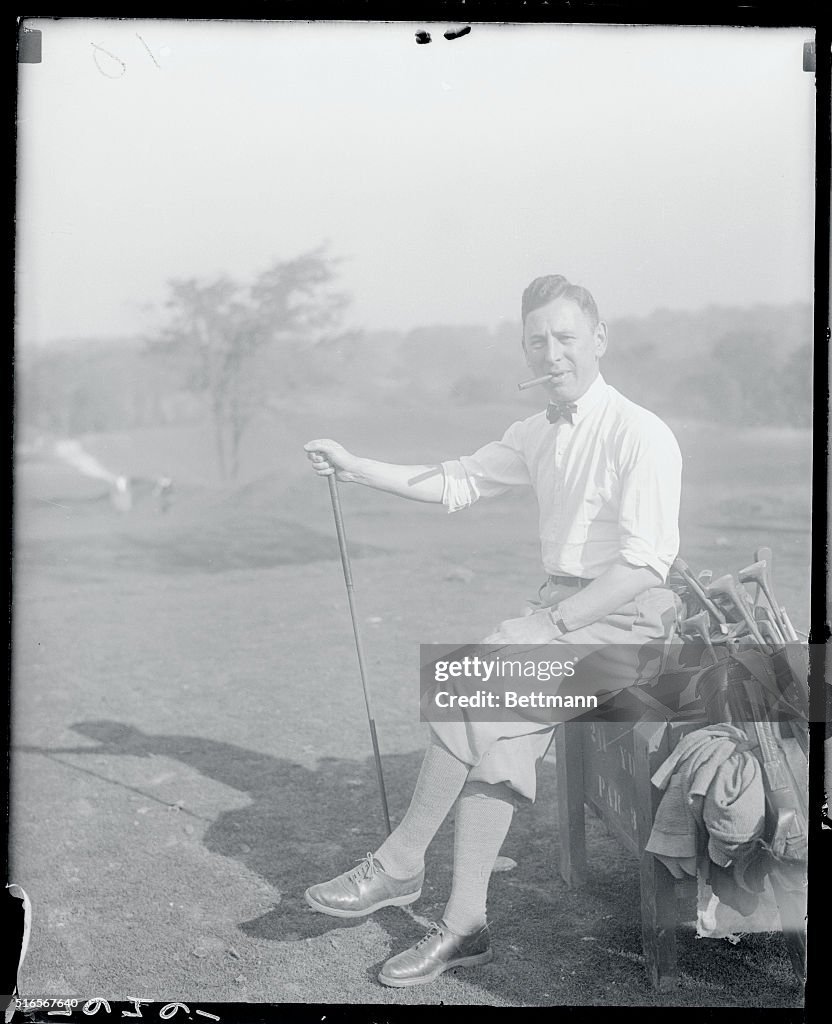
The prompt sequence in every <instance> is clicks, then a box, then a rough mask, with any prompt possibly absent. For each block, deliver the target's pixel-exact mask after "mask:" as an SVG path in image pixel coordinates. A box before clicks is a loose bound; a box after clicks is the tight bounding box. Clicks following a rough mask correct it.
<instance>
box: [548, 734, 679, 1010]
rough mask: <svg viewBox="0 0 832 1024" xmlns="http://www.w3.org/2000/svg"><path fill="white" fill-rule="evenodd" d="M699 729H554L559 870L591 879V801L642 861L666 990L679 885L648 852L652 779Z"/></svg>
mask: <svg viewBox="0 0 832 1024" xmlns="http://www.w3.org/2000/svg"><path fill="white" fill-rule="evenodd" d="M694 728H696V726H695V725H691V724H689V723H668V722H637V723H633V722H569V723H566V724H564V725H561V726H559V727H558V728H557V730H556V732H555V758H556V771H557V780H558V781H557V789H558V813H559V827H560V873H561V875H562V876H563V879H564V881H565V882H566V883H567V885H569V886H581V885H584V883H585V882H586V874H587V859H586V830H585V813H586V812H585V807H586V805H587V804H588V805H589V806H590V807H591V808H592V809H593V810H594V811H595V813H596V814H597V815H598V817H599V818H601V820H602V821H603V822H604V823H605V824H606V825H607V827H608V828H609V829H610V831H611V832H612V833H613V834H614V835H615V836H616V838H617V839H618V840H619V841H620V842H621V844H622V845H623V846H624V848H625V849H627V850H628V851H629V852H630V853H631V854H633V856H634V857H636V858H637V859H638V862H639V872H640V880H641V935H642V945H643V948H644V955H645V957H646V960H647V969H648V972H649V975H650V979H651V982H652V984H653V986H654V987H655V988H656V989H658V990H659V991H668V990H670V989H672V988H674V987H675V985H676V984H677V982H678V972H677V966H676V926H677V924H678V921H677V910H676V907H677V898H678V896H679V895H680V893H678V892H677V885H679V886H682V885H684V886H686V890H687V891H686V892H685V895H690V894H691V887H692V891H693V893H695V888H696V882H695V880H694V879H691V881H690V882H689V883H687V882H686V883H682V882H678V883H677V882H676V880H675V879H674V878H673V876H672V875H671V874H670V872H669V871H668V870H667V868H666V867H665V866H664V864H662V863H661V861H659V860H657V859H656V858H655V857H654V856H653V855H652V854H651V853H646V852H645V847H646V845H647V841H648V839H649V838H650V832H651V831H652V828H653V818H654V815H655V812H656V808H657V807H658V804H659V800H660V799H661V796H662V794H661V793H660V792H659V791H658V790H657V789H656V788H655V787H654V786H653V785H652V783H651V782H650V779H651V777H652V776H653V774H654V773H655V772H656V771H657V769H658V768H659V766H660V765H661V764H662V763H663V762H664V760H665V758H667V756H668V755H669V754H670V752H671V750H673V748H674V747H675V745H676V743H677V742H678V741H679V739H680V738H681V736H682V735H684V734H685V733H687V732H690V731H691V730H692V729H694Z"/></svg>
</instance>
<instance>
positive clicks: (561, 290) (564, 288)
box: [521, 274, 600, 329]
mask: <svg viewBox="0 0 832 1024" xmlns="http://www.w3.org/2000/svg"><path fill="white" fill-rule="evenodd" d="M561 298H567V299H571V300H572V301H573V302H575V303H577V305H578V306H579V307H580V308H581V309H582V310H583V313H584V316H585V317H586V318H587V320H589V322H590V324H591V325H592V327H593V329H594V328H595V327H597V326H598V321H599V320H600V317H599V316H598V307H597V306H596V305H595V299H593V297H592V295H590V293H589V292H588V291H587V290H586V288H582V287H581V286H580V285H579V284H570V283H569V282H568V281H567V280H566V278H565V277H564V276H563V275H562V274H548V275H547V276H546V277H536V278H535V279H534V281H532V283H531V284H530V285H529V287H528V288H527V289H526V290H525V291H524V292H523V299H522V302H521V312H522V314H523V326H524V327H525V325H526V317H527V316H528V315H529V313H531V312H532V311H533V310H535V309H540V307H541V306H547V305H548V304H549V303H550V302H554V301H555V299H561Z"/></svg>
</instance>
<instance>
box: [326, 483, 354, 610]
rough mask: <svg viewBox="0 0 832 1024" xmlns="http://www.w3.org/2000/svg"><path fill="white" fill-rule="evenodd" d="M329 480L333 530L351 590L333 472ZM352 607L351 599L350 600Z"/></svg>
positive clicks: (339, 503)
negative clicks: (336, 536) (333, 518)
mask: <svg viewBox="0 0 832 1024" xmlns="http://www.w3.org/2000/svg"><path fill="white" fill-rule="evenodd" d="M327 481H328V482H329V497H330V499H331V501H332V514H333V516H334V517H335V532H336V534H337V535H338V550H339V551H340V553H341V566H342V567H343V569H344V580H345V581H346V584H347V590H348V591H349V590H352V569H351V568H350V557H349V555H348V554H347V535H346V532H345V531H344V517H343V515H342V514H341V498H340V496H339V494H338V481H337V479H336V477H335V474H334V473H330V475H329V476H328V477H327ZM350 606H351V607H352V600H350Z"/></svg>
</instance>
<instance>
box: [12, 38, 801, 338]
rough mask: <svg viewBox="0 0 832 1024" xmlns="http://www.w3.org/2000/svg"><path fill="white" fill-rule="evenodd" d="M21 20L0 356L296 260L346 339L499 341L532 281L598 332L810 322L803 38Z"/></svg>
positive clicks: (134, 323)
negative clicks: (641, 318) (14, 338)
mask: <svg viewBox="0 0 832 1024" xmlns="http://www.w3.org/2000/svg"><path fill="white" fill-rule="evenodd" d="M26 24H27V26H28V27H31V28H38V29H40V30H41V31H42V33H43V62H42V63H41V64H21V65H20V66H19V71H20V76H19V108H18V118H19V121H18V140H19V160H20V162H19V167H18V205H17V210H18V252H17V272H18V295H17V299H18V328H19V329H18V337H19V339H20V341H22V342H23V343H26V342H29V341H32V340H34V341H47V340H49V339H52V338H59V337H70V336H86V335H103V334H131V333H136V332H139V331H141V330H143V329H145V328H146V327H147V326H148V324H149V323H150V322H151V321H150V320H149V314H148V313H147V311H146V309H145V307H146V305H147V304H148V303H151V304H153V303H158V302H159V301H160V300H161V299H162V297H163V296H164V291H165V281H166V280H168V279H169V278H171V277H176V276H207V275H213V274H216V273H219V272H228V273H229V274H231V275H232V276H238V277H240V278H243V279H245V278H246V277H247V276H251V275H253V274H255V273H256V272H258V271H259V270H262V269H265V267H266V266H268V264H269V263H270V262H271V261H272V260H274V259H276V258H288V257H291V256H293V255H295V254H297V253H299V252H301V251H303V250H306V249H309V248H312V247H314V246H316V245H318V244H319V243H321V242H322V241H329V243H330V247H331V251H332V252H333V253H334V254H338V255H342V256H344V257H346V258H347V261H346V262H345V264H344V267H343V274H342V277H343V283H344V285H345V287H346V288H347V289H348V290H349V291H351V292H352V294H353V296H354V303H353V306H352V309H351V313H350V321H351V322H352V323H353V324H355V325H365V326H367V327H398V328H403V329H407V328H410V327H413V326H416V325H419V324H430V323H438V322H446V323H482V324H486V325H495V324H496V323H497V322H498V321H499V320H500V319H508V320H516V319H518V318H519V312H518V309H519V299H520V293H521V291H522V289H523V287H524V286H525V285H526V284H527V283H528V281H529V280H531V278H533V277H535V276H537V275H538V274H542V273H564V274H566V275H567V276H568V277H570V278H571V279H572V280H575V281H577V282H579V283H582V284H585V285H587V286H588V287H590V288H591V289H592V290H593V292H594V293H595V295H596V298H597V299H598V302H599V305H600V306H601V308H602V312H603V313H604V314H605V315H607V316H609V317H615V316H621V315H625V314H629V313H646V312H649V311H650V310H652V309H654V308H656V307H657V306H665V307H683V308H694V307H698V306H701V305H704V304H708V303H731V304H745V303H754V302H775V303H779V302H790V301H794V300H801V301H811V298H812V252H813V244H814V243H813V216H814V212H813V211H814V146H813V138H814V99H815V87H814V76H813V75H811V74H807V73H806V72H804V71H803V69H802V47H803V41H804V40H805V39H809V38H811V37H812V31H811V30H810V29H797V30H794V29H786V30H784V29H727V28H701V29H697V28H629V27H622V28H618V27H609V28H607V27H591V26H574V27H573V26H497V25H474V27H473V30H472V32H471V33H470V34H469V35H467V36H465V37H463V38H460V39H457V40H455V41H453V42H450V41H447V40H445V39H444V38H443V36H442V32H443V30H444V28H445V27H446V26H444V25H432V26H427V27H428V28H429V29H430V30H431V32H432V35H433V42H432V43H431V44H430V45H427V46H417V45H416V43H415V41H414V31H415V29H417V28H420V27H424V26H418V25H409V24H395V23H392V24H369V25H367V24H332V23H318V24H305V23H283V24H262V23H253V24H252V23H245V22H227V21H226V22H215V23H206V22H188V21H175V20H173V21H149V20H136V21H132V20H128V21H123V22H117V21H111V20H104V19H66V20H62V21H51V20H47V19H33V20H28V21H27V22H26ZM96 47H98V49H96ZM105 51H106V52H105ZM108 54H109V55H108Z"/></svg>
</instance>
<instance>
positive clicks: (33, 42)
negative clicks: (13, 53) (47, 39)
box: [17, 28, 43, 64]
mask: <svg viewBox="0 0 832 1024" xmlns="http://www.w3.org/2000/svg"><path fill="white" fill-rule="evenodd" d="M42 39H43V34H42V33H41V30H40V29H39V28H24V29H23V31H22V32H21V33H20V35H19V36H18V37H17V63H18V64H40V63H41V60H42V46H41V43H42Z"/></svg>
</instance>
